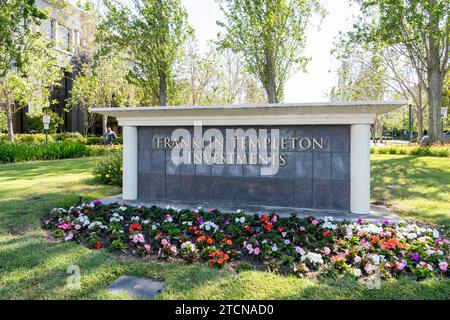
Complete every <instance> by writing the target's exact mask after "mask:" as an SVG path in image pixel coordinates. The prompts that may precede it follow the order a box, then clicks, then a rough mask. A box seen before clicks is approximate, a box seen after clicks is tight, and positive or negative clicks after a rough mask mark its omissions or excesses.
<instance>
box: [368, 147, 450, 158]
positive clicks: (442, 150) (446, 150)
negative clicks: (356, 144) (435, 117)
mask: <svg viewBox="0 0 450 320" xmlns="http://www.w3.org/2000/svg"><path fill="white" fill-rule="evenodd" d="M370 152H371V153H378V154H401V155H413V156H428V157H449V156H450V147H445V146H432V147H420V146H417V145H416V146H386V147H375V146H372V147H371V148H370Z"/></svg>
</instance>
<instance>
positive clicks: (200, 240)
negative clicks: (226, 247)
mask: <svg viewBox="0 0 450 320" xmlns="http://www.w3.org/2000/svg"><path fill="white" fill-rule="evenodd" d="M205 240H206V237H205V236H200V237H198V238H197V242H205Z"/></svg>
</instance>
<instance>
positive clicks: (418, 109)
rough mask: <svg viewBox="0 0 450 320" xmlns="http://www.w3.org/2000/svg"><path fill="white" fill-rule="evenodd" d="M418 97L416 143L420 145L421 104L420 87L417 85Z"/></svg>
mask: <svg viewBox="0 0 450 320" xmlns="http://www.w3.org/2000/svg"><path fill="white" fill-rule="evenodd" d="M418 88H419V96H418V97H417V98H418V99H417V140H418V141H417V142H418V143H420V141H422V138H423V102H422V86H421V85H420V84H419V87H418Z"/></svg>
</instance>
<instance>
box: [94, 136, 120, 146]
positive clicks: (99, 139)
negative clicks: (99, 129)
mask: <svg viewBox="0 0 450 320" xmlns="http://www.w3.org/2000/svg"><path fill="white" fill-rule="evenodd" d="M102 143H103V137H101V136H90V137H87V138H86V144H89V145H92V144H102ZM122 143H123V138H122V137H121V136H118V137H117V139H115V140H114V144H122Z"/></svg>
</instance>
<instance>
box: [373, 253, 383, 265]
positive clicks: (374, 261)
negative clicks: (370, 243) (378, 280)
mask: <svg viewBox="0 0 450 320" xmlns="http://www.w3.org/2000/svg"><path fill="white" fill-rule="evenodd" d="M380 260H381V257H380V256H379V255H377V254H374V255H373V256H372V261H373V264H374V265H376V266H377V265H379V264H380Z"/></svg>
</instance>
